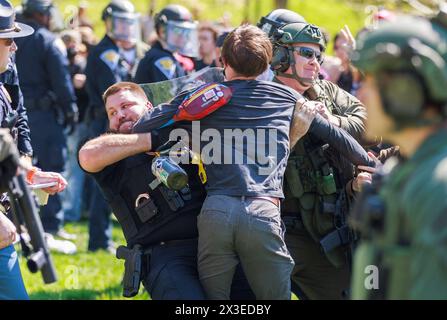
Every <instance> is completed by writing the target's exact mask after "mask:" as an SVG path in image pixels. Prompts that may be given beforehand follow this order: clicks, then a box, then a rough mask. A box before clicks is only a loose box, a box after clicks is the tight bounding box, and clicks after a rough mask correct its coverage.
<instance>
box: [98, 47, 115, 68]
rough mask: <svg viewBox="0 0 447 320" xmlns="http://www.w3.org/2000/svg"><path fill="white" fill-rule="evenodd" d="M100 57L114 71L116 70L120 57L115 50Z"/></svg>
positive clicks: (105, 52) (107, 51) (110, 50)
mask: <svg viewBox="0 0 447 320" xmlns="http://www.w3.org/2000/svg"><path fill="white" fill-rule="evenodd" d="M99 57H100V58H101V60H102V61H103V62H104V63H105V64H106V65H107V66H108V67H109V68H110V69H111V70H112V71H114V70H116V67H117V66H118V62H119V60H120V55H119V53H118V52H117V51H116V50H115V49H109V50H106V51H104V52H103V53H101V55H100V56H99Z"/></svg>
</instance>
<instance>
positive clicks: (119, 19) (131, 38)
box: [109, 13, 141, 43]
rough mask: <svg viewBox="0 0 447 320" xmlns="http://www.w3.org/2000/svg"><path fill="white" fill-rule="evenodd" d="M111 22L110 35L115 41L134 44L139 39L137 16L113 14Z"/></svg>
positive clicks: (139, 30) (138, 20)
mask: <svg viewBox="0 0 447 320" xmlns="http://www.w3.org/2000/svg"><path fill="white" fill-rule="evenodd" d="M109 19H110V21H111V30H110V35H111V37H112V38H113V39H115V40H120V41H127V42H132V43H136V42H137V41H138V40H139V38H140V32H141V29H140V19H139V15H138V14H126V13H124V14H122V13H121V14H120V13H114V14H112V15H111V16H110V17H109Z"/></svg>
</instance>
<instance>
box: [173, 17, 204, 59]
mask: <svg viewBox="0 0 447 320" xmlns="http://www.w3.org/2000/svg"><path fill="white" fill-rule="evenodd" d="M165 36H166V38H165V41H166V43H167V46H168V50H169V51H172V52H178V53H180V54H181V55H184V56H187V57H191V58H196V57H198V56H199V40H198V32H197V23H196V22H176V21H168V22H167V23H166V25H165Z"/></svg>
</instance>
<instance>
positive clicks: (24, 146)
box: [0, 54, 33, 164]
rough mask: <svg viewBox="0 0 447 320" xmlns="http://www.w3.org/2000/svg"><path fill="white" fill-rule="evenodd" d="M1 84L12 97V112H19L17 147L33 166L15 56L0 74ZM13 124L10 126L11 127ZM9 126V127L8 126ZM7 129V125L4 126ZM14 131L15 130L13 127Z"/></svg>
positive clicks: (31, 149)
mask: <svg viewBox="0 0 447 320" xmlns="http://www.w3.org/2000/svg"><path fill="white" fill-rule="evenodd" d="M0 82H2V83H3V86H4V87H5V89H6V91H8V94H9V96H10V97H11V107H12V110H15V111H16V112H17V119H16V123H15V126H14V127H15V128H16V131H17V132H16V134H17V147H18V150H19V153H20V155H21V156H22V158H23V157H26V160H27V161H28V162H29V163H30V164H31V158H32V156H33V147H32V146H31V137H30V129H29V125H28V116H27V114H26V108H25V106H24V104H23V94H22V90H21V89H20V87H19V75H18V72H17V66H16V64H15V55H14V54H13V55H11V58H10V61H9V63H8V69H7V70H6V71H5V72H3V73H2V74H0ZM12 125H13V123H10V124H9V127H11V126H12ZM6 126H8V125H6ZM3 127H5V125H4V126H3ZM11 129H12V130H13V131H15V129H14V128H13V127H11Z"/></svg>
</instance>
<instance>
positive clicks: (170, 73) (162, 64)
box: [154, 57, 176, 79]
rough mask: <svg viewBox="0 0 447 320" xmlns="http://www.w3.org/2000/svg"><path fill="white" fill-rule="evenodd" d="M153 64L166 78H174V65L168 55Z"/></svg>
mask: <svg viewBox="0 0 447 320" xmlns="http://www.w3.org/2000/svg"><path fill="white" fill-rule="evenodd" d="M154 64H155V66H156V67H157V68H158V70H160V71H161V73H163V74H164V76H165V77H166V78H168V79H172V78H174V75H175V68H176V65H175V63H174V60H172V58H170V57H163V58H160V59H158V60H156V61H155V63H154Z"/></svg>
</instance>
